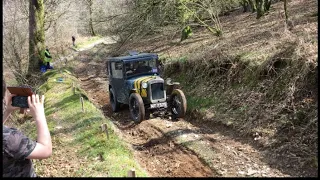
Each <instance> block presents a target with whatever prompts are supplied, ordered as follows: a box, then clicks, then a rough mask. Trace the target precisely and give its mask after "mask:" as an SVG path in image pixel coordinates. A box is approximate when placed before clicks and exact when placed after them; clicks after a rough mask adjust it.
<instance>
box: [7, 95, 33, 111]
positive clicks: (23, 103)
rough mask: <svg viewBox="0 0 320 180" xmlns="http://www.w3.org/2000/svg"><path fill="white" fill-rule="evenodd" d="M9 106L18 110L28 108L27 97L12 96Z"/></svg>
mask: <svg viewBox="0 0 320 180" xmlns="http://www.w3.org/2000/svg"><path fill="white" fill-rule="evenodd" d="M11 105H12V106H15V107H20V108H29V105H28V96H13V97H12V104H11Z"/></svg>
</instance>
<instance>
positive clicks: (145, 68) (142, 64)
mask: <svg viewBox="0 0 320 180" xmlns="http://www.w3.org/2000/svg"><path fill="white" fill-rule="evenodd" d="M150 70H151V67H150V66H148V65H147V61H140V62H138V67H137V69H136V71H135V73H143V72H149V71H150Z"/></svg>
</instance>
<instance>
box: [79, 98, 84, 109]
mask: <svg viewBox="0 0 320 180" xmlns="http://www.w3.org/2000/svg"><path fill="white" fill-rule="evenodd" d="M80 102H81V106H82V112H84V103H83V97H80Z"/></svg>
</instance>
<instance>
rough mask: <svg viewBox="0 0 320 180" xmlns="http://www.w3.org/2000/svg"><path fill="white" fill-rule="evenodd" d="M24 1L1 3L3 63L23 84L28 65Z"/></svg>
mask: <svg viewBox="0 0 320 180" xmlns="http://www.w3.org/2000/svg"><path fill="white" fill-rule="evenodd" d="M26 5H28V4H26V3H19V2H17V1H4V4H3V65H4V72H12V73H13V75H14V77H15V80H16V81H17V82H18V83H19V84H25V83H26V79H25V75H26V73H27V66H28V54H27V51H28V31H27V30H26V29H25V27H26V26H27V25H28V16H27V14H26V13H25V9H27V8H26V7H27V6H26Z"/></svg>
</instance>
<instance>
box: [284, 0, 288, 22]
mask: <svg viewBox="0 0 320 180" xmlns="http://www.w3.org/2000/svg"><path fill="white" fill-rule="evenodd" d="M283 8H284V15H285V18H286V24H288V12H287V0H284V1H283Z"/></svg>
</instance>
